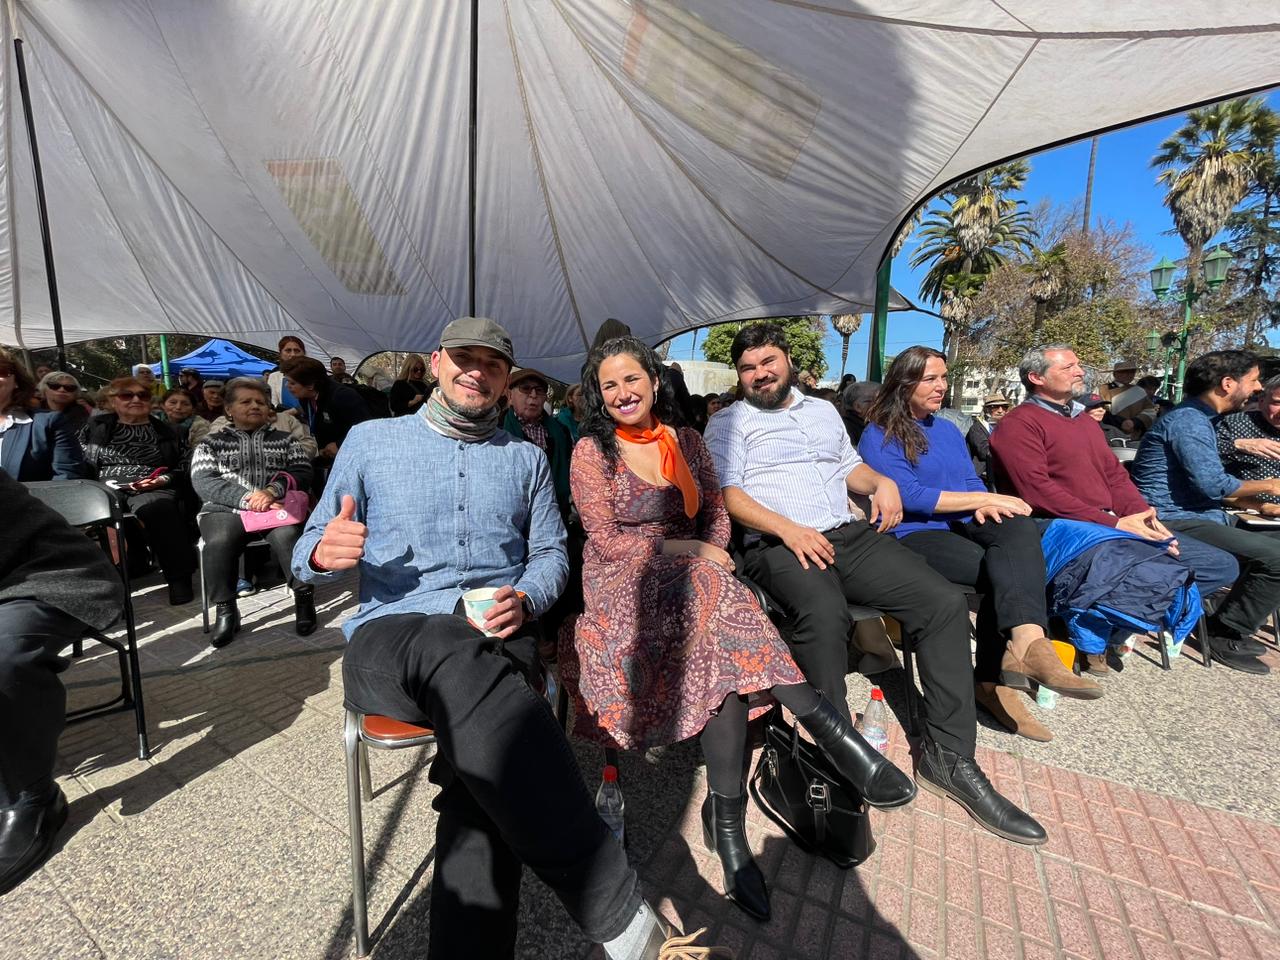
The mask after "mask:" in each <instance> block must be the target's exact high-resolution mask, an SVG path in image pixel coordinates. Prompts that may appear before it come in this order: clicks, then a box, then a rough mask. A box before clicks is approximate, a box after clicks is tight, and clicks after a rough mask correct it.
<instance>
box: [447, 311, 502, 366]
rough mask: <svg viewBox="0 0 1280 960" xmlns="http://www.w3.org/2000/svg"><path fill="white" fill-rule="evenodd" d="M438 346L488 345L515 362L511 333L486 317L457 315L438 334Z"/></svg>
mask: <svg viewBox="0 0 1280 960" xmlns="http://www.w3.org/2000/svg"><path fill="white" fill-rule="evenodd" d="M440 347H441V349H444V350H448V349H449V348H451V347H488V348H489V349H490V350H496V351H497V352H498V353H500V354H502V355H503V356H504V357H506V359H507V363H510V364H512V365H513V366H514V365H515V362H516V352H515V350H514V349H513V348H512V346H511V334H509V333H507V331H506V330H504V329H502V327H501V326H499V325H498V323H497V321H494V320H490V319H488V318H487V317H459V318H458V319H457V320H454V321H453V322H452V323H451V324H449V325H448V326H447V327H445V328H444V333H442V334H440Z"/></svg>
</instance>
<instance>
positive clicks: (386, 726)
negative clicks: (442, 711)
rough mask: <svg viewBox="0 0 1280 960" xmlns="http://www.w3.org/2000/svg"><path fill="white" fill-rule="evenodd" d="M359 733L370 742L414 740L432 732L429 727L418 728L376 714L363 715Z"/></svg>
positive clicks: (427, 735)
mask: <svg viewBox="0 0 1280 960" xmlns="http://www.w3.org/2000/svg"><path fill="white" fill-rule="evenodd" d="M361 731H362V732H363V733H364V735H365V736H366V737H368V738H369V739H371V740H389V741H396V740H415V739H417V738H418V737H429V736H431V735H432V734H433V733H434V731H433V730H432V729H431V728H430V727H419V726H415V725H414V724H412V723H405V722H404V721H403V720H392V719H391V718H390V717H383V716H380V715H378V714H376V713H373V714H365V716H364V718H363V720H362V722H361Z"/></svg>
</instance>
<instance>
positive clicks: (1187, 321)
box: [1173, 278, 1200, 403]
mask: <svg viewBox="0 0 1280 960" xmlns="http://www.w3.org/2000/svg"><path fill="white" fill-rule="evenodd" d="M1199 296H1200V295H1199V293H1198V292H1197V291H1196V288H1195V284H1194V283H1192V281H1191V279H1190V278H1187V289H1186V293H1185V294H1184V295H1183V298H1182V333H1181V334H1180V335H1179V337H1178V380H1177V382H1176V383H1175V384H1174V385H1173V400H1174V403H1181V402H1182V381H1183V380H1184V379H1186V376H1187V334H1188V332H1189V331H1190V329H1191V305H1192V304H1194V303H1195V302H1196V300H1197V299H1198V298H1199Z"/></svg>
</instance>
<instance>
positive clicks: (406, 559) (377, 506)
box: [293, 404, 569, 639]
mask: <svg viewBox="0 0 1280 960" xmlns="http://www.w3.org/2000/svg"><path fill="white" fill-rule="evenodd" d="M422 409H423V410H424V411H425V410H426V405H425V404H424V405H423V408H422ZM348 493H349V494H351V496H353V497H354V498H355V501H356V519H357V520H359V521H360V522H361V523H364V524H365V525H366V526H367V527H368V528H369V534H368V539H367V540H366V541H365V547H364V557H363V558H362V559H361V561H360V564H359V565H358V567H357V568H356V569H357V570H358V571H359V573H360V609H359V610H357V611H356V614H355V616H353V617H351V618H350V619H349V620H348V621H347V622H346V624H345V625H344V626H343V628H342V629H343V632H344V633H345V634H346V635H347V639H350V638H351V636H352V634H353V633H355V631H356V628H357V627H359V626H360V625H361V624H362V623H364V622H365V621H368V620H373V619H375V618H377V617H386V616H391V615H392V614H397V613H453V609H454V606H455V605H456V604H457V602H458V600H459V598H461V596H462V594H463V593H464V592H465V591H467V590H471V589H474V588H476V587H501V586H505V585H507V584H510V585H512V586H514V587H515V588H516V589H517V590H522V591H524V593H526V594H527V595H528V601H529V606H530V607H531V608H532V610H533V612H534V615H535V616H536V615H538V614H541V613H543V612H544V611H546V609H547V608H548V607H549V606H551V604H552V603H553V602H554V601H555V599H556V597H557V596H559V594H560V591H561V590H563V589H564V585H565V581H566V580H567V579H568V577H569V561H568V557H567V554H566V553H565V532H564V524H563V523H562V522H561V520H560V508H559V507H558V506H557V505H556V493H555V487H554V486H553V485H552V482H551V468H550V467H549V466H548V464H547V456H546V454H544V453H543V452H542V451H541V450H540V449H538V447H536V446H534V445H533V444H532V443H526V442H525V441H523V440H517V439H516V438H515V437H513V436H511V434H509V433H507V432H506V431H505V430H499V431H498V432H497V433H495V434H494V435H493V436H492V437H491V438H489V439H488V440H484V441H481V442H478V443H463V442H461V441H458V440H450V439H449V438H448V437H445V436H442V435H441V434H439V433H437V432H436V431H435V430H432V429H431V427H429V426H427V422H426V419H425V418H424V417H423V415H422V414H421V413H412V414H409V415H407V416H403V417H396V418H395V419H392V420H369V421H366V422H365V423H360V424H356V426H354V427H352V428H351V432H350V433H349V434H347V439H346V440H345V441H344V442H343V444H342V447H341V449H340V450H339V451H338V457H337V459H336V460H335V461H334V464H333V472H332V473H331V474H330V475H329V482H328V484H327V485H326V486H325V489H324V494H323V495H322V496H321V498H320V502H319V503H318V504H317V505H316V509H315V511H314V512H312V514H311V518H310V519H309V520H308V521H307V526H306V529H305V530H304V531H303V533H302V536H301V537H300V538H299V539H298V545H297V547H295V549H294V551H293V572H294V575H295V576H296V577H298V579H300V580H302V581H304V582H321V583H324V582H328V581H330V580H336V579H338V578H340V577H342V576H344V573H343V572H338V573H320V572H317V571H316V570H314V569H312V567H311V564H310V559H311V554H312V552H313V551H314V550H315V548H316V545H317V544H318V543H319V542H320V537H321V536H322V535H323V533H324V527H325V524H327V523H328V522H329V521H330V520H332V519H333V518H334V517H335V516H337V514H338V511H339V510H340V509H341V506H342V496H343V494H348Z"/></svg>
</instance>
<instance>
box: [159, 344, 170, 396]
mask: <svg viewBox="0 0 1280 960" xmlns="http://www.w3.org/2000/svg"><path fill="white" fill-rule="evenodd" d="M160 375H161V376H162V377H163V378H164V388H165V389H166V390H168V389H169V387H170V386H172V384H170V383H169V338H168V337H166V336H165V335H164V334H163V333H162V334H160Z"/></svg>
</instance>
